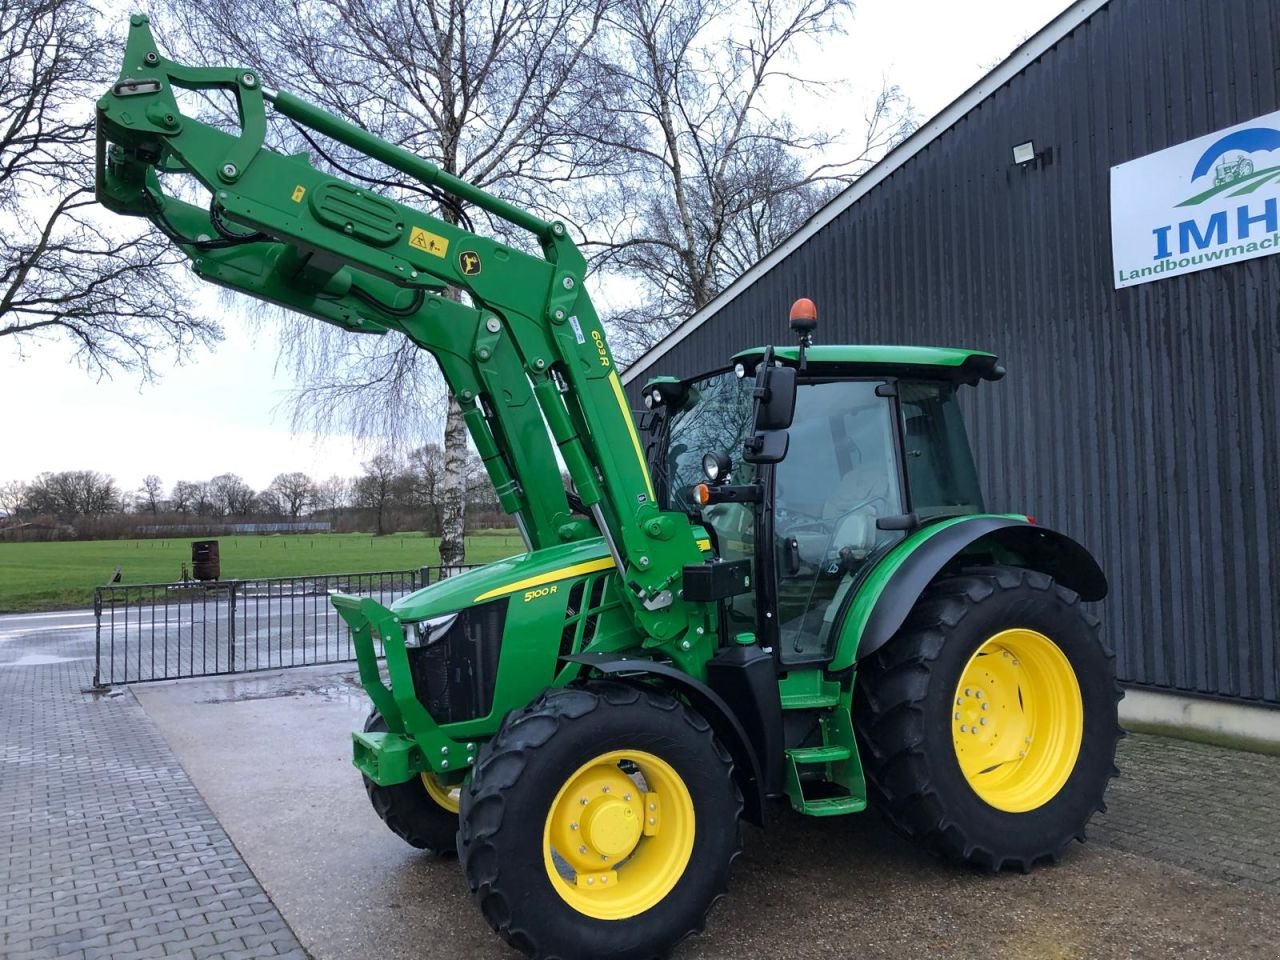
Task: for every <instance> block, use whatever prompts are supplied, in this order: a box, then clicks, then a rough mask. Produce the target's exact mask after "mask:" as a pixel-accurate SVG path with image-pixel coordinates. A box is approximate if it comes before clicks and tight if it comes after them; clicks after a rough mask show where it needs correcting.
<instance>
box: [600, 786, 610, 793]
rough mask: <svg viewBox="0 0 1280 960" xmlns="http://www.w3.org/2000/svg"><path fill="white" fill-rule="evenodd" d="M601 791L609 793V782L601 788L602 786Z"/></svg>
mask: <svg viewBox="0 0 1280 960" xmlns="http://www.w3.org/2000/svg"><path fill="white" fill-rule="evenodd" d="M600 792H601V793H608V792H609V786H608V784H606V785H605V786H603V787H601V788H600Z"/></svg>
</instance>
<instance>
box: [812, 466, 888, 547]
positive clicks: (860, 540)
mask: <svg viewBox="0 0 1280 960" xmlns="http://www.w3.org/2000/svg"><path fill="white" fill-rule="evenodd" d="M888 494H889V478H888V476H886V468H885V465H884V464H882V463H880V464H876V463H862V464H859V465H858V466H856V467H854V468H853V469H852V470H850V471H849V472H848V473H846V474H845V475H844V476H843V477H841V478H840V482H839V483H838V484H837V485H836V489H835V493H833V494H832V495H831V497H830V498H829V499H828V500H827V502H826V503H824V504H823V505H822V519H823V520H825V521H828V522H827V523H824V524H823V525H822V526H823V527H824V528H825V529H820V528H818V527H817V525H816V524H815V525H813V527H811V528H810V529H808V530H797V531H794V532H793V533H790V534H789V536H792V537H794V538H795V540H796V547H797V550H798V552H799V554H800V559H801V560H802V561H804V562H805V563H806V564H809V565H811V566H821V565H823V564H824V563H826V562H828V561H829V559H830V557H829V555H830V554H831V553H834V552H835V551H837V550H839V549H840V548H841V547H849V548H850V549H851V550H852V551H853V554H854V556H855V557H858V556H866V555H867V554H868V553H869V552H870V551H871V549H872V548H873V547H874V546H875V541H876V526H875V518H876V516H877V515H878V514H879V512H880V510H881V508H882V507H883V500H884V498H885V497H887V496H888ZM859 507H860V509H858V510H857V512H856V513H849V511H851V510H854V509H855V508H859ZM845 514H849V515H848V516H845Z"/></svg>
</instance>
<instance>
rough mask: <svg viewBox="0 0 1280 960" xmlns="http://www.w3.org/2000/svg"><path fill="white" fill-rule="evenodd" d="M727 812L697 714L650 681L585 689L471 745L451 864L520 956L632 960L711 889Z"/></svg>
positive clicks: (728, 780)
mask: <svg viewBox="0 0 1280 960" xmlns="http://www.w3.org/2000/svg"><path fill="white" fill-rule="evenodd" d="M741 812H742V794H741V792H740V791H739V789H738V786H737V784H736V783H735V781H734V779H733V763H732V761H731V760H730V757H729V754H728V752H727V751H726V750H725V748H724V747H723V746H722V745H721V744H720V743H719V742H718V741H717V740H716V738H715V735H714V734H713V733H712V730H711V727H710V725H709V724H708V723H707V721H706V720H705V719H703V718H702V717H701V716H699V715H698V714H697V713H695V712H694V711H693V710H691V709H690V708H689V707H687V706H686V705H685V704H683V703H681V702H680V701H678V700H676V699H675V698H674V697H672V696H670V695H669V694H667V693H665V692H662V691H659V690H656V689H654V688H651V687H642V686H631V685H627V684H622V683H616V682H606V681H602V682H594V683H590V684H588V685H586V686H582V687H571V688H566V689H559V690H550V691H547V692H545V693H543V694H542V695H541V696H540V697H539V698H538V699H537V700H535V701H534V702H533V703H532V704H531V705H530V706H528V707H526V708H525V709H523V710H520V711H517V712H515V713H512V714H511V715H509V717H508V719H507V722H506V723H505V724H504V725H503V727H502V729H501V730H500V731H499V732H498V734H497V736H495V737H494V738H493V740H491V741H490V742H489V743H488V744H486V745H485V746H484V747H483V748H482V749H481V751H480V755H479V757H478V758H477V763H476V766H475V769H474V771H473V773H472V777H471V780H470V781H469V782H468V783H467V785H466V787H465V788H464V790H463V793H462V810H461V815H460V818H459V821H460V822H459V830H458V855H459V857H460V858H461V860H462V867H463V871H464V872H465V874H466V878H467V884H468V886H469V887H470V889H471V892H472V895H473V896H474V898H475V900H476V902H477V904H478V906H479V907H480V910H481V912H482V913H483V914H484V917H485V919H486V920H487V921H488V922H489V925H490V926H491V927H493V929H494V930H495V931H496V932H497V933H498V934H499V935H500V936H501V937H502V938H503V939H504V940H505V941H506V942H507V943H508V944H510V945H511V946H513V947H515V948H516V949H517V950H519V951H520V952H522V953H523V954H524V955H525V956H527V957H532V958H538V960H542V958H547V960H550V958H567V960H572V958H577V957H608V958H610V960H647V958H652V957H661V956H665V955H666V954H667V953H668V952H669V951H670V950H671V949H672V947H674V946H675V945H676V944H677V943H679V942H680V941H682V940H683V939H685V938H686V937H688V936H690V935H691V934H694V933H698V932H700V931H701V930H702V928H703V925H704V923H705V921H706V916H707V913H708V911H709V910H710V909H711V907H712V906H713V905H714V904H715V903H716V901H718V900H719V899H720V898H721V897H723V896H724V895H725V892H726V890H727V888H728V880H729V869H730V865H731V864H732V862H733V860H734V859H735V858H736V857H737V855H738V852H739V849H740V846H741V843H740V835H739V826H738V820H739V815H740V814H741ZM695 826H696V828H695ZM584 879H585V881H586V882H585V883H584V882H583V881H584Z"/></svg>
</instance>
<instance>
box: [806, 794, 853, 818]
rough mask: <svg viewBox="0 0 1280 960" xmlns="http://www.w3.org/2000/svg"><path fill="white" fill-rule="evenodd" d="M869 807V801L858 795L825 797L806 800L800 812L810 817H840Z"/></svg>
mask: <svg viewBox="0 0 1280 960" xmlns="http://www.w3.org/2000/svg"><path fill="white" fill-rule="evenodd" d="M865 809H867V801H865V800H860V799H858V798H857V797H824V798H823V799H821V800H805V801H804V804H803V805H802V806H801V809H800V813H803V814H804V815H805V816H809V817H839V816H843V815H844V814H846V813H861V812H862V811H863V810H865Z"/></svg>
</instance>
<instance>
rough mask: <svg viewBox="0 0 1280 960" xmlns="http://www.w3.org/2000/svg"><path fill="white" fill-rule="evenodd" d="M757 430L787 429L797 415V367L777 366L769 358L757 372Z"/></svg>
mask: <svg viewBox="0 0 1280 960" xmlns="http://www.w3.org/2000/svg"><path fill="white" fill-rule="evenodd" d="M754 393H755V396H756V397H757V398H758V399H759V401H760V405H759V407H757V409H756V423H755V429H756V431H760V430H785V429H787V427H789V426H791V421H792V420H793V419H794V418H795V415H796V368H795V367H775V366H772V365H771V364H770V363H769V362H768V361H767V360H766V361H764V362H762V363H761V364H760V369H759V370H758V371H757V372H756V387H755V391H754Z"/></svg>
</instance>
